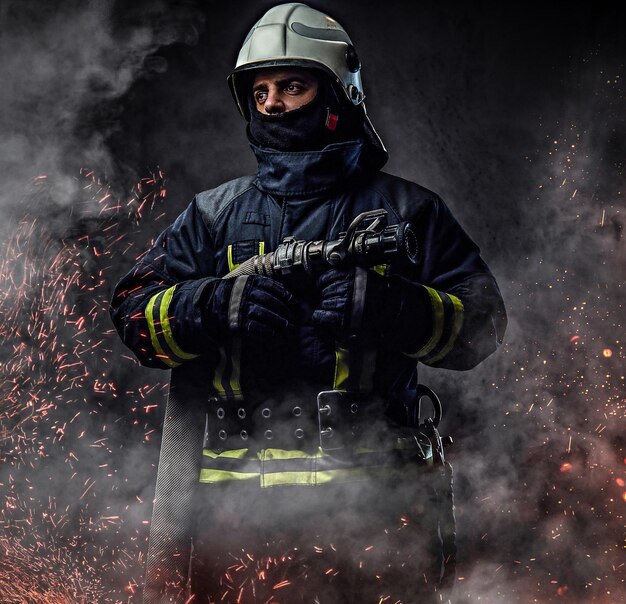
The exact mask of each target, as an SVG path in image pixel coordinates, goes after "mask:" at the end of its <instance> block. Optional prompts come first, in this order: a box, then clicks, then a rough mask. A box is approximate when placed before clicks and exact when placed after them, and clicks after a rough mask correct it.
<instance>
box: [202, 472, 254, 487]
mask: <svg viewBox="0 0 626 604" xmlns="http://www.w3.org/2000/svg"><path fill="white" fill-rule="evenodd" d="M254 478H256V479H257V480H258V478H259V473H258V472H228V471H226V470H200V482H201V483H203V484H213V483H215V482H226V481H227V480H251V479H254Z"/></svg>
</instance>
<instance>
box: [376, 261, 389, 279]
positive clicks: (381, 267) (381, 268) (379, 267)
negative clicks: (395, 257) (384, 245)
mask: <svg viewBox="0 0 626 604" xmlns="http://www.w3.org/2000/svg"><path fill="white" fill-rule="evenodd" d="M372 270H373V271H374V272H375V273H378V274H379V275H380V276H381V277H384V276H385V275H386V274H387V265H386V264H376V265H375V266H372Z"/></svg>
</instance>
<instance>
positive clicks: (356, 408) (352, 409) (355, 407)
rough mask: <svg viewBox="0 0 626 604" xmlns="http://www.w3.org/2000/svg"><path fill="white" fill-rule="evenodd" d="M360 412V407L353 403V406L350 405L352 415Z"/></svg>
mask: <svg viewBox="0 0 626 604" xmlns="http://www.w3.org/2000/svg"><path fill="white" fill-rule="evenodd" d="M358 410H359V406H358V405H357V404H356V403H352V404H351V405H350V411H351V412H352V413H356V412H357V411H358Z"/></svg>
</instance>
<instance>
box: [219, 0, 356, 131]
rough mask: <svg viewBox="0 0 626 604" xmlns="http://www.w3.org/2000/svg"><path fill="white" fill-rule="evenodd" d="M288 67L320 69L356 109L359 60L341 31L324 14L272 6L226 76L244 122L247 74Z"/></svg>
mask: <svg viewBox="0 0 626 604" xmlns="http://www.w3.org/2000/svg"><path fill="white" fill-rule="evenodd" d="M286 65H290V66H297V67H309V68H317V69H321V70H323V71H324V72H326V73H327V74H328V75H329V76H330V78H331V80H332V81H333V82H335V84H336V87H337V88H339V89H341V90H343V92H344V93H345V95H346V99H347V100H348V101H349V102H350V103H352V104H353V105H360V104H361V103H362V102H363V99H364V98H365V95H364V94H363V85H362V84H361V62H360V61H359V57H358V55H357V53H356V50H355V49H354V46H353V45H352V42H351V40H350V38H349V37H348V34H347V33H346V31H345V30H344V28H343V27H341V25H339V23H337V21H335V20H334V19H332V18H331V17H329V16H328V15H325V14H324V13H321V12H320V11H317V10H315V9H313V8H310V7H309V6H307V5H306V4H300V3H295V2H292V3H289V4H281V5H279V6H275V7H274V8H271V9H270V10H268V11H267V12H266V13H265V14H264V15H263V17H261V19H260V20H259V21H258V22H257V23H256V24H255V25H254V27H253V28H252V29H251V30H250V33H249V34H248V35H247V37H246V39H245V40H244V43H243V46H242V47H241V50H240V51H239V56H238V57H237V64H236V66H235V70H234V71H233V72H232V73H231V74H230V76H229V77H228V84H229V85H230V89H231V91H232V93H233V96H234V97H235V102H236V103H237V107H238V108H239V111H240V112H241V114H242V115H243V116H244V117H245V118H246V119H248V118H249V110H248V100H247V96H248V94H249V90H248V86H249V79H248V78H246V77H245V73H246V72H247V71H250V70H253V69H260V68H263V67H281V66H286Z"/></svg>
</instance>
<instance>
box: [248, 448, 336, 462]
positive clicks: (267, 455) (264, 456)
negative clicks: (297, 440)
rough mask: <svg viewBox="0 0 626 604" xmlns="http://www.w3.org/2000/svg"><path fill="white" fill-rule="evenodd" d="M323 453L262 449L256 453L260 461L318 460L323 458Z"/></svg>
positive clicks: (320, 451)
mask: <svg viewBox="0 0 626 604" xmlns="http://www.w3.org/2000/svg"><path fill="white" fill-rule="evenodd" d="M324 455H325V453H324V452H323V451H322V450H321V449H318V450H317V451H316V452H315V453H307V452H306V451H300V450H298V449H262V450H261V451H259V453H258V457H259V459H260V460H261V461H270V460H279V459H319V458H320V457H324Z"/></svg>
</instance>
